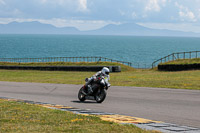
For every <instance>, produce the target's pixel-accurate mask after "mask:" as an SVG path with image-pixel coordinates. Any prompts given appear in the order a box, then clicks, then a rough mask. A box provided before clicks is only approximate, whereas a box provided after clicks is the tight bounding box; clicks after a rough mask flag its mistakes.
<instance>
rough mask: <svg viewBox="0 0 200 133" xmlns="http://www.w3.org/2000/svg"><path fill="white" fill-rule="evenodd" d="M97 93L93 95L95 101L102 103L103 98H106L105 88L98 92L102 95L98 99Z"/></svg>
mask: <svg viewBox="0 0 200 133" xmlns="http://www.w3.org/2000/svg"><path fill="white" fill-rule="evenodd" d="M97 95H98V92H97V94H96V95H95V96H94V98H95V100H96V102H97V103H102V102H103V101H104V100H105V98H106V95H107V92H106V90H105V89H102V90H101V94H100V95H102V96H101V97H102V98H101V99H99V96H97Z"/></svg>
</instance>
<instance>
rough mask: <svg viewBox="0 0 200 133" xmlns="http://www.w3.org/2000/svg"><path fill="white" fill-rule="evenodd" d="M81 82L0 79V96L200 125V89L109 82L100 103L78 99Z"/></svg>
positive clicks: (187, 124)
mask: <svg viewBox="0 0 200 133" xmlns="http://www.w3.org/2000/svg"><path fill="white" fill-rule="evenodd" d="M80 87H81V85H66V84H43V83H16V82H1V81H0V97H8V98H15V99H24V100H32V101H36V102H47V103H52V104H61V105H65V106H72V107H77V108H82V109H92V110H96V111H104V112H109V113H117V114H121V115H129V116H134V117H140V118H146V119H151V120H157V121H163V122H167V123H174V124H178V125H184V126H192V127H198V128H199V127H200V91H197V90H183V89H166V88H144V87H119V86H112V87H111V88H109V90H108V93H107V94H108V95H107V97H106V99H105V101H104V102H103V103H102V104H97V103H96V102H95V101H86V102H85V103H80V102H79V101H78V99H77V94H78V91H79V88H80Z"/></svg>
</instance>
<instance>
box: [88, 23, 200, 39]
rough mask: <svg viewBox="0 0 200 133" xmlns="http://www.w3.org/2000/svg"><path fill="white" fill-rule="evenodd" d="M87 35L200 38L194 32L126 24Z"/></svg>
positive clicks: (104, 28)
mask: <svg viewBox="0 0 200 133" xmlns="http://www.w3.org/2000/svg"><path fill="white" fill-rule="evenodd" d="M86 34H94V35H133V36H194V37H200V34H198V33H193V32H182V31H175V30H165V29H151V28H147V27H144V26H141V25H138V24H135V23H126V24H120V25H114V24H109V25H106V26H105V27H103V28H100V29H97V30H92V31H87V32H86Z"/></svg>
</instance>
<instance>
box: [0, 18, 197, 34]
mask: <svg viewBox="0 0 200 133" xmlns="http://www.w3.org/2000/svg"><path fill="white" fill-rule="evenodd" d="M0 34H79V35H131V36H189V37H190V36H193V37H200V33H193V32H182V31H173V30H164V29H163V30H162V29H151V28H147V27H144V26H141V25H138V24H135V23H126V24H120V25H115V24H109V25H106V26H104V27H102V28H100V29H97V30H90V31H79V30H78V29H77V28H74V27H64V28H57V27H55V26H53V25H50V24H42V23H40V22H37V21H33V22H22V23H19V22H11V23H9V24H0Z"/></svg>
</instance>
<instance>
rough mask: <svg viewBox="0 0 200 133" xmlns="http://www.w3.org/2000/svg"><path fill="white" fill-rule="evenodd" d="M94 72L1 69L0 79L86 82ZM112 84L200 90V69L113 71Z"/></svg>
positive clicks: (61, 82)
mask: <svg viewBox="0 0 200 133" xmlns="http://www.w3.org/2000/svg"><path fill="white" fill-rule="evenodd" d="M93 74H94V72H65V71H29V70H26V71H23V70H0V81H13V82H38V83H58V84H84V79H85V78H86V77H90V76H92V75H93ZM110 77H111V80H110V83H111V84H112V86H137V87H161V88H178V89H194V90H200V70H193V71H178V72H162V71H155V70H134V71H125V72H120V73H111V74H110Z"/></svg>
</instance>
